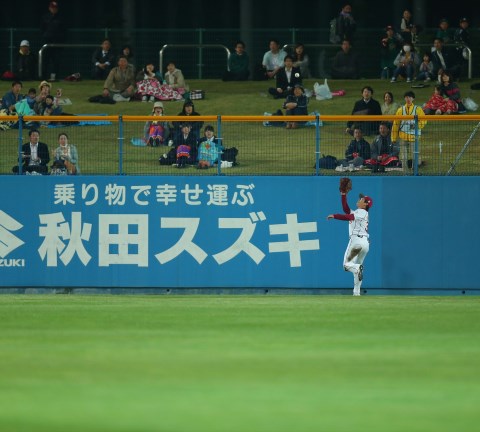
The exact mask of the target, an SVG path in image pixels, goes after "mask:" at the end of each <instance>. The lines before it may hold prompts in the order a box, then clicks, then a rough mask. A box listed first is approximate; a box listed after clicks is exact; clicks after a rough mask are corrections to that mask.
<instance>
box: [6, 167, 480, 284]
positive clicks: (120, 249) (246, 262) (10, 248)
mask: <svg viewBox="0 0 480 432" xmlns="http://www.w3.org/2000/svg"><path fill="white" fill-rule="evenodd" d="M352 179H353V190H352V192H351V193H350V195H349V204H350V206H351V207H352V208H355V203H356V201H357V199H358V193H365V194H368V195H370V196H372V198H373V199H374V206H373V208H372V209H371V210H370V227H369V231H370V236H371V245H370V253H369V254H368V256H367V258H366V261H365V263H364V264H365V273H364V274H365V280H364V285H363V287H362V288H365V289H377V290H389V289H402V290H405V291H406V292H407V291H409V290H441V289H443V290H445V289H448V290H452V289H454V290H455V289H459V290H465V289H478V288H479V282H478V276H477V274H476V272H475V268H476V265H475V264H474V262H473V260H472V257H473V256H474V255H475V248H476V245H477V244H479V243H480V242H479V240H480V232H479V230H478V228H477V223H476V217H477V215H478V214H479V210H480V209H479V198H478V197H479V196H480V179H479V178H477V177H380V176H379V177H363V176H362V177H352ZM338 182H339V179H338V177H316V176H312V177H280V176H279V177H222V176H220V177H219V176H212V177H210V176H198V177H196V176H188V177H187V176H186V177H180V176H178V177H162V176H152V177H134V176H132V177H98V176H78V177H59V176H44V177H40V176H19V177H18V176H11V177H10V176H3V177H2V188H1V191H0V196H1V201H0V286H1V287H73V288H75V287H87V288H88V287H108V288H111V287H125V288H127V287H128V288H135V287H138V288H161V287H165V288H168V287H171V288H293V289H295V288H297V289H299V290H300V289H311V288H325V289H337V288H338V289H342V288H351V287H352V284H353V281H352V276H351V274H350V273H346V272H344V271H343V267H342V259H343V254H344V250H345V247H346V245H347V242H348V225H347V222H344V221H337V220H330V221H327V219H326V216H327V215H328V214H330V213H341V212H342V208H341V202H340V195H339V192H338Z"/></svg>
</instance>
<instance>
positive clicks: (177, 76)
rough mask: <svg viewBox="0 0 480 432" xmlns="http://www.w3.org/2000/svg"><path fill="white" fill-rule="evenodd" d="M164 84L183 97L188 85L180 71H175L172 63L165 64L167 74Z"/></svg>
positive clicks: (175, 68)
mask: <svg viewBox="0 0 480 432" xmlns="http://www.w3.org/2000/svg"><path fill="white" fill-rule="evenodd" d="M164 82H165V84H167V85H169V86H170V87H171V88H172V89H173V90H176V91H177V92H178V93H180V94H181V95H184V94H185V92H187V91H188V85H187V83H186V82H185V78H184V77H183V73H182V71H181V70H180V69H177V67H176V66H175V63H174V62H172V61H171V62H169V63H168V64H167V72H165V81H164Z"/></svg>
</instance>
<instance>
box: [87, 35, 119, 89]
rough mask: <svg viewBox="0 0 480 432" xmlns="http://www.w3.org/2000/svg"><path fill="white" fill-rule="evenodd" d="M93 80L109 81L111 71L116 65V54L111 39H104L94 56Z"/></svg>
mask: <svg viewBox="0 0 480 432" xmlns="http://www.w3.org/2000/svg"><path fill="white" fill-rule="evenodd" d="M92 64H93V68H92V79H98V80H104V79H107V76H108V74H109V73H110V70H111V69H112V68H113V66H114V65H115V54H114V53H113V51H112V44H111V43H110V40H109V39H104V40H103V42H102V45H101V46H100V47H98V48H97V49H96V50H95V51H94V53H93V55H92Z"/></svg>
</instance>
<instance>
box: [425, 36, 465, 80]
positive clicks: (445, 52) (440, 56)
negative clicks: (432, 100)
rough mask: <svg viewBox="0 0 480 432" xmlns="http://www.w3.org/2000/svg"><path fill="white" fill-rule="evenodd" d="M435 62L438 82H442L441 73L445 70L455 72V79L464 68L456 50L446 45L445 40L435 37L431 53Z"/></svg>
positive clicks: (434, 72) (434, 68) (435, 73)
mask: <svg viewBox="0 0 480 432" xmlns="http://www.w3.org/2000/svg"><path fill="white" fill-rule="evenodd" d="M430 56H431V58H432V63H433V75H434V76H435V77H438V82H439V83H441V75H442V73H443V72H444V71H449V72H451V73H452V74H453V77H454V80H456V79H457V78H458V77H459V76H460V72H461V70H462V66H461V64H459V63H458V62H457V61H458V58H457V57H456V55H455V52H453V51H452V50H450V49H448V47H445V46H444V44H443V40H442V39H439V38H435V39H434V41H433V48H432V53H431V55H430Z"/></svg>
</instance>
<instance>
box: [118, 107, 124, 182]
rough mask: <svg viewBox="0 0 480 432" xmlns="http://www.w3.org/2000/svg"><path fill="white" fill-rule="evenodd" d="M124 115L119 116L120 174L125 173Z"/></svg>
mask: <svg viewBox="0 0 480 432" xmlns="http://www.w3.org/2000/svg"><path fill="white" fill-rule="evenodd" d="M123 139H124V138H123V116H122V115H119V116H118V171H119V172H118V174H119V175H123Z"/></svg>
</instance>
